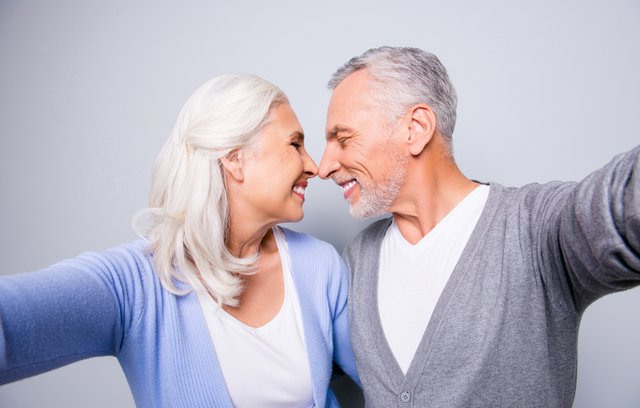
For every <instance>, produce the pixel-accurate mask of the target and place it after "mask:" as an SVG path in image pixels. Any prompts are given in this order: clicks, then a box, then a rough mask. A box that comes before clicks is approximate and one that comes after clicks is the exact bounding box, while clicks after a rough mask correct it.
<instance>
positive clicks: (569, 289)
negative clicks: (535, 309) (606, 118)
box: [541, 146, 640, 312]
mask: <svg viewBox="0 0 640 408" xmlns="http://www.w3.org/2000/svg"><path fill="white" fill-rule="evenodd" d="M553 191H554V193H552V194H549V195H548V197H547V198H546V201H547V203H548V205H547V206H546V207H547V208H548V210H547V211H546V217H544V219H543V221H544V222H543V223H542V224H543V225H544V227H545V228H546V233H545V234H543V235H541V240H542V241H543V242H542V244H541V247H542V248H543V249H546V251H544V253H543V256H542V258H541V259H542V262H544V263H545V264H546V265H550V267H549V268H548V270H550V271H551V272H552V273H554V274H556V276H551V277H550V279H556V280H558V282H559V283H560V284H559V285H555V286H558V287H559V288H560V290H561V291H562V290H563V289H564V297H565V298H566V299H569V301H570V302H572V303H573V306H574V307H575V310H576V311H577V312H582V311H584V309H585V308H586V307H587V306H588V305H589V304H591V303H592V302H593V301H595V300H596V299H598V298H600V297H602V296H604V295H606V294H608V293H612V292H617V291H621V290H625V289H629V288H631V287H633V286H636V285H638V284H640V146H639V147H636V148H634V149H632V150H631V151H629V152H627V153H623V154H621V155H618V156H616V157H615V158H614V159H613V160H612V161H611V162H610V163H608V164H607V165H606V166H604V167H603V168H601V169H599V170H597V171H595V172H594V173H592V174H591V175H589V176H588V177H587V178H586V179H585V180H583V181H582V182H580V183H577V184H574V183H565V184H560V185H559V186H557V188H554V189H553Z"/></svg>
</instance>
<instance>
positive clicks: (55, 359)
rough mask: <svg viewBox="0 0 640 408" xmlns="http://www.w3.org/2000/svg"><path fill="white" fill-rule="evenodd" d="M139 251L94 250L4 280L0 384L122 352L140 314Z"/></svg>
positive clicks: (0, 291)
mask: <svg viewBox="0 0 640 408" xmlns="http://www.w3.org/2000/svg"><path fill="white" fill-rule="evenodd" d="M133 253H134V251H131V250H127V249H124V248H116V249H114V250H110V251H107V252H104V253H101V254H96V253H87V254H83V255H81V256H79V257H77V258H74V259H70V260H66V261H62V262H60V263H57V264H55V265H53V266H51V267H49V268H46V269H43V270H40V271H36V272H29V273H21V274H16V275H9V276H4V277H1V278H0V384H4V383H8V382H12V381H16V380H19V379H22V378H26V377H29V376H33V375H36V374H39V373H43V372H45V371H49V370H52V369H55V368H58V367H61V366H64V365H66V364H69V363H72V362H74V361H78V360H81V359H84V358H89V357H94V356H105V355H117V354H118V352H119V350H120V348H121V346H122V343H123V340H124V336H125V331H126V329H127V327H128V326H130V325H131V324H132V323H133V321H134V320H135V316H136V315H138V314H139V313H140V310H139V309H138V310H136V307H135V306H134V304H135V302H133V297H132V295H133V294H134V293H135V292H136V291H134V290H131V288H130V287H131V286H132V285H131V283H132V280H134V279H135V276H136V273H132V272H135V271H136V270H137V269H139V267H141V266H142V263H141V262H140V257H136V256H134V255H133Z"/></svg>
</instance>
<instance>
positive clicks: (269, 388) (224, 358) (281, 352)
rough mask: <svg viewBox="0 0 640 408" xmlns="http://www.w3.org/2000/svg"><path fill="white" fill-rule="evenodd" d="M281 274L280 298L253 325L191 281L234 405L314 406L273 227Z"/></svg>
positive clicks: (284, 252)
mask: <svg viewBox="0 0 640 408" xmlns="http://www.w3.org/2000/svg"><path fill="white" fill-rule="evenodd" d="M273 234H274V236H275V239H276V244H277V246H278V252H279V253H280V260H281V262H282V273H283V275H284V301H283V303H282V306H281V308H280V310H279V311H278V313H277V314H276V316H275V317H274V318H273V319H272V320H271V321H269V322H268V323H266V324H265V325H263V326H261V327H258V328H253V327H251V326H248V325H246V324H244V323H242V322H241V321H239V320H237V319H236V318H235V317H233V316H231V315H230V314H229V313H227V312H226V311H225V310H224V309H222V308H220V307H218V305H217V304H216V303H215V302H214V301H213V299H211V297H210V296H209V295H208V294H207V292H206V290H205V288H204V287H203V286H202V284H200V283H199V282H194V284H193V286H194V287H195V288H196V289H195V290H196V293H197V295H198V300H199V301H200V306H201V307H202V311H203V313H204V316H205V320H206V322H207V326H208V328H209V334H210V335H211V339H212V341H213V344H214V346H215V351H216V355H217V356H218V361H219V362H220V368H221V370H222V374H223V376H224V380H225V383H226V385H227V390H228V391H229V395H230V396H231V400H232V401H233V404H234V405H235V406H236V407H239V408H243V407H251V408H253V407H274V408H275V407H278V408H280V407H313V406H314V401H313V386H312V383H311V370H310V368H309V358H308V355H307V348H306V345H305V340H304V331H303V326H302V316H301V313H300V304H299V302H298V295H297V293H296V289H295V285H294V282H293V278H292V276H291V269H290V262H289V250H288V248H287V242H286V240H285V238H284V234H283V232H282V230H281V229H280V228H278V227H274V228H273Z"/></svg>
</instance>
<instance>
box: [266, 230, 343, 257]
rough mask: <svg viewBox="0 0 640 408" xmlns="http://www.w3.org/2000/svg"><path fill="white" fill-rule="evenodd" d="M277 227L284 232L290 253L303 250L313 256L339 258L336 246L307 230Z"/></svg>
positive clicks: (294, 253) (293, 253)
mask: <svg viewBox="0 0 640 408" xmlns="http://www.w3.org/2000/svg"><path fill="white" fill-rule="evenodd" d="M278 228H280V229H281V230H282V232H283V233H284V236H285V238H286V241H287V245H288V246H289V251H290V252H291V254H292V255H298V254H299V253H301V252H304V253H312V254H313V255H314V256H319V257H322V256H324V257H328V258H332V259H338V258H340V255H339V254H338V251H337V250H336V248H335V247H334V246H333V245H331V244H330V243H329V242H327V241H323V240H321V239H319V238H316V237H314V236H313V235H311V234H309V233H307V232H299V231H294V230H291V229H288V228H285V227H281V226H279V227H278Z"/></svg>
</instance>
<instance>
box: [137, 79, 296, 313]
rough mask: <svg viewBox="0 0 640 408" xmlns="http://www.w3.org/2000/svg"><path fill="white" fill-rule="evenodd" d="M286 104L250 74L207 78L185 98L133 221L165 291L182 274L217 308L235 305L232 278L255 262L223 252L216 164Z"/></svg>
mask: <svg viewBox="0 0 640 408" xmlns="http://www.w3.org/2000/svg"><path fill="white" fill-rule="evenodd" d="M282 103H288V101H287V97H286V96H285V95H284V93H283V92H282V91H281V90H280V89H278V88H277V87H276V86H275V85H273V84H271V83H269V82H268V81H266V80H264V79H262V78H260V77H257V76H255V75H223V76H220V77H217V78H214V79H212V80H210V81H208V82H207V83H205V84H204V85H202V86H201V87H200V88H198V89H197V90H196V91H195V92H194V93H193V95H191V97H190V98H189V99H188V100H187V102H186V103H185V105H184V107H183V108H182V111H181V112H180V114H179V115H178V119H177V121H176V124H175V127H174V129H173V132H172V133H171V136H170V137H169V140H167V142H166V144H165V145H164V147H163V148H162V151H161V152H160V154H159V156H158V158H157V159H156V163H155V167H154V171H153V179H152V186H151V194H150V199H149V208H146V209H144V210H142V211H140V212H139V213H138V214H137V215H136V216H135V217H134V221H133V226H134V230H135V231H136V232H138V233H139V234H140V235H141V236H143V237H144V238H146V239H147V240H148V241H149V243H150V251H151V252H152V254H153V260H154V262H155V266H156V269H157V273H158V276H159V277H160V280H161V281H162V284H163V285H164V287H165V288H166V289H167V290H169V291H170V292H172V293H175V294H184V293H187V292H188V291H187V290H180V289H178V287H177V286H176V280H177V281H182V282H188V279H187V277H188V275H189V274H190V275H191V276H194V277H195V278H197V279H198V280H200V282H202V283H203V285H204V286H205V288H206V289H207V291H208V292H209V293H210V294H211V296H212V297H214V299H215V300H216V302H217V303H218V304H220V305H230V306H235V305H237V303H238V300H237V297H238V295H239V294H240V292H241V291H242V283H241V279H240V278H239V275H242V274H250V273H252V272H254V271H255V262H256V261H257V256H253V257H248V258H238V257H235V256H234V255H233V254H231V253H230V252H229V250H228V249H227V246H226V237H227V227H228V216H229V211H228V202H227V193H226V188H225V183H224V174H223V169H222V166H221V164H220V159H221V158H223V157H225V156H226V155H228V154H230V153H231V154H233V153H234V152H235V151H237V150H239V149H245V148H248V147H250V146H251V145H252V144H253V142H254V140H255V138H256V135H257V134H258V133H259V131H260V130H261V128H262V127H263V126H264V125H265V123H266V122H267V121H268V119H269V114H270V112H271V109H272V108H273V107H275V106H277V105H279V104H282Z"/></svg>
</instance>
